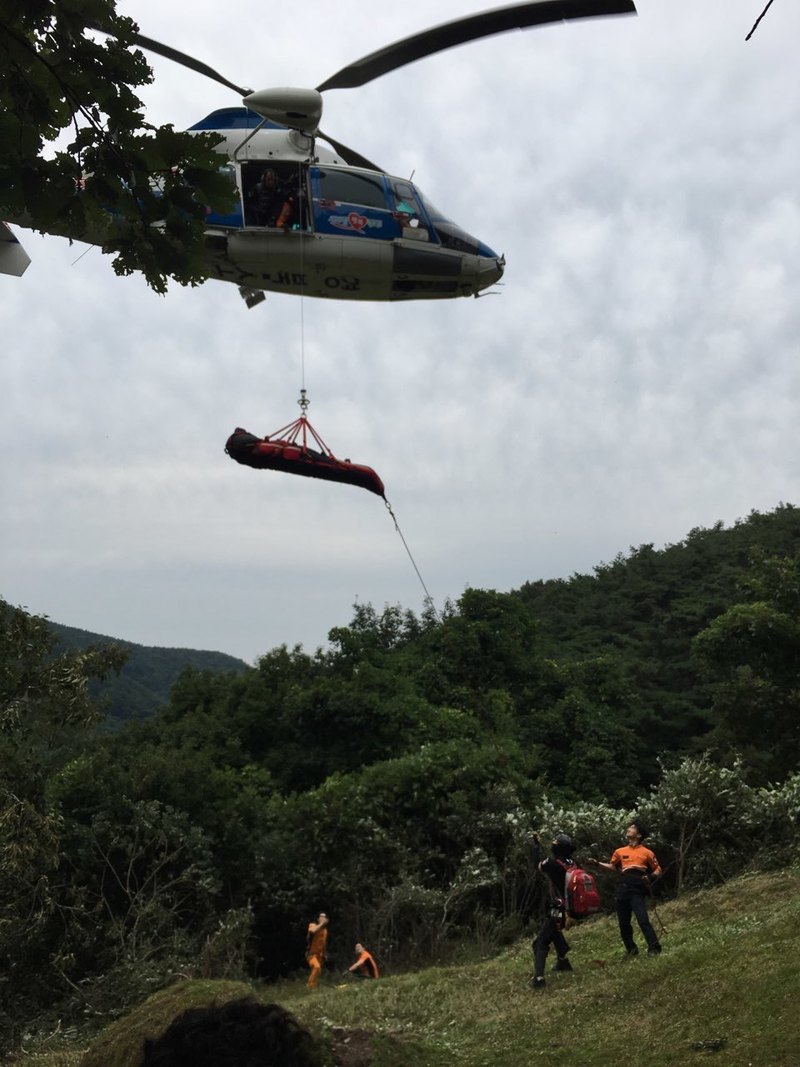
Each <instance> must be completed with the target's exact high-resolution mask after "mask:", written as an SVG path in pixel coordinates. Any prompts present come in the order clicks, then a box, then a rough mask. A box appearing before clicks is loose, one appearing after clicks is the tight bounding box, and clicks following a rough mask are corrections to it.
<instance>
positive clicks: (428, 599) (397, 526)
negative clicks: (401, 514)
mask: <svg viewBox="0 0 800 1067" xmlns="http://www.w3.org/2000/svg"><path fill="white" fill-rule="evenodd" d="M383 502H384V504H385V505H386V510H387V511H388V512H389V514H390V515H391V516H392V521H393V522H394V528H395V530H397V532H398V534H400V540H401V541H402V542H403V548H405V550H406V552H407V553H408V558H409V559H410V560H411V566H412V567H413V568H414V570H415V571H416V572H417V577H418V578H419V584H420V585H421V586H422V588H423V590H424V591H425V604H426V605H427V606H429V607H430V609H431V611H433V613H434V614H437V612H436V609H435V607H434V606H433V597H432V596H431V594H430V593H429V592H428V587H427V585H425V582H424V580H423V577H422V575H421V574H420V572H419V567H418V566H417V564H416V561H415V559H414V557H413V556H412V555H411V549H410V548H409V547H408V542H407V541H406V539H405V537H403V531H402V530H401V529H400V523H399V522H398V521H397V516H396V515H395V513H394V512H393V511H392V505H391V504H390V503H389V501H388V500H387V499H386V497H384V498H383Z"/></svg>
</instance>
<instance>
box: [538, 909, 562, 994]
mask: <svg viewBox="0 0 800 1067" xmlns="http://www.w3.org/2000/svg"><path fill="white" fill-rule="evenodd" d="M563 927H564V919H563V916H561V915H558V914H557V913H556V914H550V915H548V916H547V918H546V919H545V921H544V922H543V923H542V928H541V930H540V931H539V933H538V934H537V936H536V940H535V941H534V942H533V976H534V978H542V977H543V976H544V966H545V963H546V961H547V953H548V952H549V951H550V946H551V945H554V946H555V950H556V952H557V953H558V955H559V956H566V954H567V953H568V952H569V942H568V941H567V939H566V937H564V935H563V934H562V932H561V931H562V929H563Z"/></svg>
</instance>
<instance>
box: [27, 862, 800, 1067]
mask: <svg viewBox="0 0 800 1067" xmlns="http://www.w3.org/2000/svg"><path fill="white" fill-rule="evenodd" d="M659 920H660V921H661V922H662V923H663V925H664V926H665V927H666V932H662V940H663V943H664V953H663V955H662V956H660V957H658V958H656V959H649V958H648V957H647V956H645V955H643V956H640V957H639V958H638V959H636V960H633V961H630V962H628V961H626V960H623V959H622V957H621V953H620V945H619V939H618V934H617V931H616V925H615V923H614V921H613V919H598V920H595V921H594V922H592V923H589V924H586V925H584V926H583V927H580V928H578V929H575V930H573V931H571V932H570V934H569V938H570V940H571V942H572V947H573V951H572V960H573V965H574V966H575V972H574V973H573V974H559V975H550V974H549V973H548V987H547V989H546V991H545V992H544V993H533V992H532V991H531V990H530V989H529V987H528V978H529V976H530V969H531V956H530V946H529V945H528V943H527V942H521V943H519V944H518V945H516V946H514V947H513V948H512V949H509V950H507V951H506V952H504V953H503V954H502V955H501V956H499V957H497V958H495V959H492V960H490V961H488V962H483V963H479V964H474V965H470V966H461V967H440V968H436V967H432V968H429V969H427V970H424V971H420V972H417V973H415V974H407V975H400V976H398V977H395V978H386V979H381V981H380V982H376V983H374V984H373V983H370V984H366V983H363V984H350V983H347V984H337V983H336V982H335V981H334V980H331V981H330V982H329V983H328V984H323V985H322V986H321V987H320V989H319V990H318V991H317V992H316V993H315V994H309V993H308V992H307V991H306V990H305V988H304V987H303V986H302V985H301V984H299V983H288V982H287V983H284V984H282V985H281V986H280V987H277V988H276V987H274V986H270V987H266V988H262V989H260V990H259V995H261V996H262V997H264V998H265V999H269V1000H277V1001H279V1002H280V1003H282V1004H284V1005H285V1006H286V1007H288V1008H290V1009H291V1010H292V1011H294V1012H295V1014H296V1015H297V1016H298V1017H299V1018H300V1019H302V1020H303V1021H304V1022H305V1023H307V1024H308V1025H310V1026H312V1027H313V1028H314V1029H315V1030H318V1029H320V1028H323V1029H325V1030H327V1029H328V1028H329V1027H333V1026H336V1027H345V1028H351V1029H354V1030H356V1029H358V1030H368V1031H370V1032H372V1033H373V1034H376V1035H377V1036H376V1037H375V1039H374V1040H373V1056H374V1059H373V1065H374V1067H450V1065H453V1064H458V1065H459V1067H530V1065H532V1064H536V1063H539V1062H541V1063H543V1064H547V1065H548V1067H560V1065H562V1064H563V1065H564V1067H566V1065H570V1067H608V1065H612V1064H613V1065H616V1064H630V1065H632V1067H639V1065H642V1067H661V1065H668V1064H670V1065H671V1064H676V1065H678V1064H680V1065H682V1067H690V1065H692V1064H705V1063H708V1062H710V1061H713V1063H714V1064H716V1065H724V1067H748V1065H752V1067H800V870H793V871H790V872H784V873H783V874H775V875H770V876H766V875H757V876H750V877H746V878H743V879H738V880H736V881H734V882H731V883H729V884H728V885H726V886H724V887H722V888H720V889H716V890H713V891H709V892H703V893H694V894H687V895H686V896H685V897H683V898H682V899H681V900H680V901H676V902H672V903H670V904H664V905H661V906H660V907H659V909H658V919H657V920H656V926H657V927H658V926H659ZM198 984H199V983H191V985H198ZM223 985H224V984H223V983H219V987H220V989H221V988H222V986H223ZM186 995H187V996H188V995H189V990H188V989H187V991H186ZM176 1003H177V1002H176V1000H175V994H174V993H173V994H172V995H171V999H170V1002H169V1012H173V1011H174V1010H177V1008H176ZM160 1011H161V1013H162V1014H161V1017H163V1009H160ZM136 1014H137V1015H138V1018H139V1020H141V1019H142V1018H143V1014H142V1009H141V1008H140V1009H139V1010H138V1012H137V1013H136ZM147 1014H148V1013H147V1011H145V1012H144V1016H145V1017H146V1016H147ZM168 1014H169V1013H168ZM155 1015H156V1010H155V1009H151V1012H150V1021H151V1023H153V1022H155ZM131 1022H132V1018H131V1017H129V1019H128V1020H121V1021H120V1022H119V1023H117V1024H114V1027H111V1028H109V1031H107V1032H106V1034H105V1035H104V1036H103V1037H101V1039H100V1040H99V1042H97V1043H96V1044H95V1047H94V1050H93V1054H92V1055H90V1056H87V1057H86V1058H85V1060H84V1061H83V1062H82V1056H81V1055H80V1054H78V1053H76V1052H71V1053H69V1052H65V1051H62V1052H61V1053H60V1054H56V1053H54V1052H51V1053H49V1054H45V1053H44V1051H43V1050H42V1051H41V1052H40V1053H39V1054H36V1053H35V1052H33V1053H32V1054H27V1055H26V1056H25V1057H24V1061H25V1062H26V1063H34V1064H37V1065H38V1067H95V1065H96V1064H98V1063H103V1064H104V1067H136V1062H135V1058H134V1059H132V1058H131V1053H130V1047H131V1046H130V1045H128V1050H127V1052H126V1053H125V1054H124V1055H123V1056H120V1057H118V1056H115V1055H114V1052H115V1051H120V1052H121V1051H122V1050H121V1049H120V1048H119V1044H118V1040H117V1037H118V1036H121V1034H122V1032H123V1031H124V1032H125V1033H126V1035H127V1038H128V1040H130V1035H131V1031H132V1029H133V1030H134V1031H135V1030H136V1026H134V1027H132V1026H131ZM115 1046H117V1049H115ZM98 1054H100V1058H99V1059H98Z"/></svg>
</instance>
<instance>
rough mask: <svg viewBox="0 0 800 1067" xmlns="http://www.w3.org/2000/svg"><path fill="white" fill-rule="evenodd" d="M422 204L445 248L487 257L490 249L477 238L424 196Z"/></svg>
mask: <svg viewBox="0 0 800 1067" xmlns="http://www.w3.org/2000/svg"><path fill="white" fill-rule="evenodd" d="M420 195H422V194H420ZM422 202H423V204H424V205H425V210H426V211H427V212H428V217H429V218H430V220H431V225H432V226H433V230H434V233H435V234H436V236H437V237H438V238H439V240H440V241H441V242H442V247H443V248H452V249H453V251H455V252H470V253H472V254H473V255H476V256H480V255H486V254H487V252H489V249H487V248H486V247H485V246H484V245H482V244H481V242H480V241H479V240H478V239H477V237H473V236H472V234H469V233H467V231H466V230H462V229H461V227H460V226H459V225H457V223H455V222H453V221H452V220H451V219H448V218H447V216H446V215H443V214H442V213H441V211H439V209H438V208H436V207H434V206H433V204H432V203H431V202H430V200H428V199H427V197H424V196H422Z"/></svg>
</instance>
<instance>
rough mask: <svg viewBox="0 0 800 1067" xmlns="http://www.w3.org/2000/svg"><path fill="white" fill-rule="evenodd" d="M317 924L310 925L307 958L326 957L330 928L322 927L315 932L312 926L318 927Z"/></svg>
mask: <svg viewBox="0 0 800 1067" xmlns="http://www.w3.org/2000/svg"><path fill="white" fill-rule="evenodd" d="M316 925H317V924H316V923H309V924H308V938H309V940H308V949H307V950H306V956H320V957H324V956H325V949H326V947H327V944H328V927H327V926H320V927H319V928H318V929H317V930H316V931H313V930H312V929H311V928H312V926H316Z"/></svg>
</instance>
